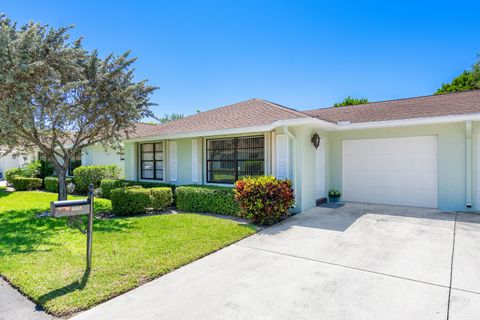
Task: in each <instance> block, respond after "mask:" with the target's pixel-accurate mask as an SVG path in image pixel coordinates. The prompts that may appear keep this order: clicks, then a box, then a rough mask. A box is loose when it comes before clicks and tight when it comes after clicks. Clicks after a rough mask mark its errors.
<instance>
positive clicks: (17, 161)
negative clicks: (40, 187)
mask: <svg viewBox="0 0 480 320" xmlns="http://www.w3.org/2000/svg"><path fill="white" fill-rule="evenodd" d="M34 160H42V161H47V158H46V157H45V155H43V154H42V153H41V152H39V151H36V152H32V153H29V154H27V155H16V154H15V153H14V152H12V153H10V154H8V155H6V156H3V157H0V179H2V178H5V171H7V170H9V169H13V168H21V167H23V166H25V165H26V164H28V163H30V162H32V161H34ZM124 160H125V158H124V152H123V150H115V149H112V148H107V149H106V150H105V148H104V147H103V146H101V145H99V144H95V145H91V146H88V147H85V148H83V149H82V150H81V151H79V152H77V153H76V154H75V155H74V156H73V157H72V159H71V160H70V165H69V167H68V170H67V175H69V176H73V170H74V169H75V168H78V167H80V166H82V165H84V166H88V165H116V166H117V167H119V168H120V169H121V170H123V168H124ZM52 170H53V169H52ZM52 173H53V172H52Z"/></svg>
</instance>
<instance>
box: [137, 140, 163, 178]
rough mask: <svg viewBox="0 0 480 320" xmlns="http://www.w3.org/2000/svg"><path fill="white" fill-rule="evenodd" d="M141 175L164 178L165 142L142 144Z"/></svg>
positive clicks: (142, 176) (143, 176)
mask: <svg viewBox="0 0 480 320" xmlns="http://www.w3.org/2000/svg"><path fill="white" fill-rule="evenodd" d="M140 177H141V178H142V179H149V180H163V142H157V143H144V144H141V145H140Z"/></svg>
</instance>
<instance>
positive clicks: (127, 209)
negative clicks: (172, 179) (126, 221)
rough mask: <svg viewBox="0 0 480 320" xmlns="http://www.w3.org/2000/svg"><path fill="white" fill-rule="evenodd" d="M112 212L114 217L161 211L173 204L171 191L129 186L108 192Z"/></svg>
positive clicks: (164, 188)
mask: <svg viewBox="0 0 480 320" xmlns="http://www.w3.org/2000/svg"><path fill="white" fill-rule="evenodd" d="M110 197H111V199H112V212H113V213H114V214H115V215H119V216H121V215H133V214H143V213H147V212H149V211H163V210H165V209H167V208H168V207H169V206H170V205H171V204H172V202H173V194H172V189H171V188H168V187H161V188H149V189H146V188H143V187H141V186H131V187H123V188H117V189H113V190H111V192H110Z"/></svg>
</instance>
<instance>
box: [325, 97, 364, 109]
mask: <svg viewBox="0 0 480 320" xmlns="http://www.w3.org/2000/svg"><path fill="white" fill-rule="evenodd" d="M364 103H368V99H367V98H359V99H357V98H352V97H350V96H348V97H346V98H345V99H343V101H342V102H337V103H335V104H334V105H333V106H334V107H344V106H353V105H356V104H364Z"/></svg>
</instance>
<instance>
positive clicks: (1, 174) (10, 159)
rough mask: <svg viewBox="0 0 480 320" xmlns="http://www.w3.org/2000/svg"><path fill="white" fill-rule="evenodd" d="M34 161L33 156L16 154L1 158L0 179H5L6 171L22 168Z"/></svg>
mask: <svg viewBox="0 0 480 320" xmlns="http://www.w3.org/2000/svg"><path fill="white" fill-rule="evenodd" d="M0 152H1V150H0ZM32 160H33V156H32V155H18V154H16V153H14V152H12V153H9V154H7V155H6V156H3V157H0V179H3V178H5V171H7V170H10V169H13V168H20V167H22V166H24V165H25V164H27V163H29V162H30V161H32Z"/></svg>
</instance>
